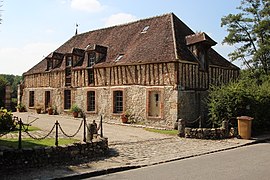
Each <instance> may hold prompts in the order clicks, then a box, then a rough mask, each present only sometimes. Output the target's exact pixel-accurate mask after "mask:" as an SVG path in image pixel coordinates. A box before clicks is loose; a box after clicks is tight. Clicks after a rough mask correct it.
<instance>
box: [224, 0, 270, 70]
mask: <svg viewBox="0 0 270 180" xmlns="http://www.w3.org/2000/svg"><path fill="white" fill-rule="evenodd" d="M237 9H238V10H240V13H238V14H229V15H227V16H225V17H223V18H222V19H221V26H226V28H227V31H228V35H227V36H226V37H225V39H224V40H223V43H227V44H229V45H235V47H236V49H235V51H234V52H232V53H230V54H229V57H230V58H231V60H232V61H234V60H240V61H241V62H242V63H243V64H244V65H246V66H247V67H248V68H250V69H260V70H261V71H262V72H263V73H265V74H269V70H270V28H269V27H270V17H269V15H270V1H269V0H242V1H241V5H240V6H239V7H238V8H237Z"/></svg>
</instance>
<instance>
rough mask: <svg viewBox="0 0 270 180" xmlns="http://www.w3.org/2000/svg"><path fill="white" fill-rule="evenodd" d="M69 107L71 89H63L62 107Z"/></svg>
mask: <svg viewBox="0 0 270 180" xmlns="http://www.w3.org/2000/svg"><path fill="white" fill-rule="evenodd" d="M70 108H71V91H70V90H65V91H64V109H70Z"/></svg>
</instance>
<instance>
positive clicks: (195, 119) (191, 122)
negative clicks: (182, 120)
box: [186, 116, 201, 124]
mask: <svg viewBox="0 0 270 180" xmlns="http://www.w3.org/2000/svg"><path fill="white" fill-rule="evenodd" d="M199 119H201V116H199V117H198V118H197V119H195V120H194V121H191V122H190V121H187V122H186V123H188V124H193V123H195V122H197V121H198V120H199Z"/></svg>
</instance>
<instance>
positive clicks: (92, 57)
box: [87, 52, 96, 67]
mask: <svg viewBox="0 0 270 180" xmlns="http://www.w3.org/2000/svg"><path fill="white" fill-rule="evenodd" d="M95 61H96V53H95V52H91V53H89V54H88V65H87V66H88V67H91V66H93V65H94V64H95Z"/></svg>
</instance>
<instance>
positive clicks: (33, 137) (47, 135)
mask: <svg viewBox="0 0 270 180" xmlns="http://www.w3.org/2000/svg"><path fill="white" fill-rule="evenodd" d="M55 126H56V125H55V124H54V125H53V127H52V129H51V130H50V132H49V133H48V134H47V135H45V136H44V137H41V138H37V137H34V136H33V135H31V134H30V133H29V132H28V131H25V132H26V134H27V135H28V136H30V137H31V138H32V139H35V140H42V139H46V138H47V137H48V136H49V135H50V134H51V133H52V131H53V130H54V128H55Z"/></svg>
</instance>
